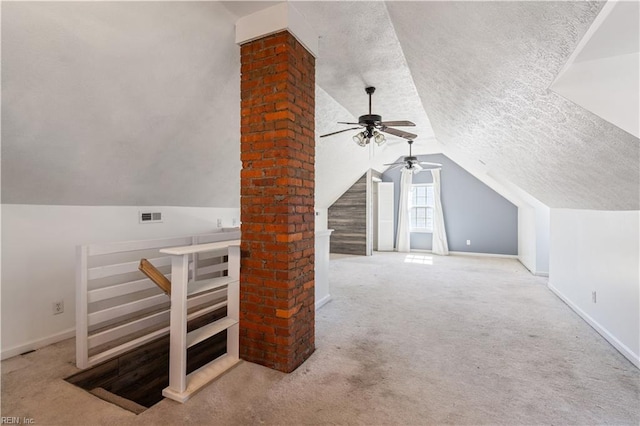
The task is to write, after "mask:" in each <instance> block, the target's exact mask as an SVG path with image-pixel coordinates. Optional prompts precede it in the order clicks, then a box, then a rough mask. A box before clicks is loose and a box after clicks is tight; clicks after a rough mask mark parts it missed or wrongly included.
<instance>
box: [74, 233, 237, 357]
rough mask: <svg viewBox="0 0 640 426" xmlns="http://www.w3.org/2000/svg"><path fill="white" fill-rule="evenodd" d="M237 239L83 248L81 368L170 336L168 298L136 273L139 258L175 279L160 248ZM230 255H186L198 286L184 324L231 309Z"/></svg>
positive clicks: (234, 236) (79, 294)
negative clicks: (228, 293) (229, 290)
mask: <svg viewBox="0 0 640 426" xmlns="http://www.w3.org/2000/svg"><path fill="white" fill-rule="evenodd" d="M238 238H240V232H239V231H237V230H234V231H231V232H219V233H214V234H203V235H194V236H188V237H179V238H165V239H158V240H144V241H129V242H119V243H109V244H92V245H84V246H79V247H78V249H77V266H76V268H77V271H76V365H77V366H78V368H83V369H84V368H88V367H91V366H93V365H96V364H98V363H100V362H103V361H106V360H109V359H111V358H114V357H115V356H117V355H120V354H122V353H124V352H126V351H128V350H131V349H133V348H136V347H139V346H141V345H143V344H145V343H147V342H150V341H152V340H154V339H157V338H159V337H161V336H164V335H166V334H168V333H169V328H170V327H169V319H170V299H169V297H168V296H166V295H165V294H164V293H163V292H162V291H161V290H160V289H159V288H158V287H157V286H156V285H155V284H154V283H153V282H152V281H151V280H149V279H148V278H146V277H144V275H143V274H142V273H141V272H139V271H138V265H139V262H140V259H141V258H147V259H149V261H150V262H151V263H152V264H153V265H154V266H156V267H157V268H158V269H160V270H161V271H162V272H163V273H164V274H165V275H166V276H167V278H169V279H171V278H173V277H172V276H171V273H170V271H169V267H170V265H171V259H172V256H170V255H166V254H165V253H161V252H160V250H161V249H163V248H168V247H176V246H180V247H182V246H191V245H196V244H203V243H204V244H207V243H217V242H221V241H232V240H237V239H238ZM227 245H228V244H227ZM223 246H224V244H223ZM227 254H228V253H227V249H226V248H224V247H220V248H219V249H216V250H209V251H206V252H204V251H201V252H194V253H192V254H190V255H188V256H187V257H188V259H187V260H186V274H187V280H189V279H191V281H194V284H193V285H190V286H189V290H188V294H187V296H186V297H185V304H186V309H187V311H188V315H187V316H186V320H191V319H194V318H198V317H200V316H202V315H205V314H208V313H211V312H213V311H216V310H218V309H220V308H224V307H225V306H227V304H228V301H227V290H228V287H227V286H228V284H229V282H230V281H232V280H231V279H230V275H232V273H231V272H230V271H229V262H228V261H227V259H228V257H227ZM238 268H239V263H238ZM184 272H185V271H183V272H181V274H182V273H184ZM233 275H235V272H234V273H233ZM174 280H175V279H174ZM227 309H229V308H228V306H227Z"/></svg>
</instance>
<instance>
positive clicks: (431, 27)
mask: <svg viewBox="0 0 640 426" xmlns="http://www.w3.org/2000/svg"><path fill="white" fill-rule="evenodd" d="M214 3H216V2H214ZM21 4H22V6H20V5H13V4H12V3H5V4H4V5H3V17H2V18H3V22H2V24H3V31H2V33H3V40H2V53H3V57H2V61H3V64H2V68H3V69H2V79H3V82H2V83H3V93H2V101H3V110H2V112H3V146H2V155H3V159H2V174H3V182H2V183H3V199H4V200H6V201H8V202H35V203H60V202H62V203H65V202H66V203H75V204H93V203H96V204H102V203H107V204H160V205H168V204H177V205H212V206H213V205H215V206H230V205H232V204H233V205H235V204H236V203H237V197H238V195H237V193H236V192H238V191H235V190H234V191H231V192H233V194H231V193H229V190H228V187H225V188H222V187H219V186H213V187H212V186H208V187H207V188H208V189H199V188H200V187H197V186H194V184H193V182H219V181H225V179H228V176H232V175H236V174H237V171H238V169H239V162H238V149H239V146H238V144H237V143H234V142H233V141H238V140H239V130H238V127H239V126H238V122H239V111H238V109H239V108H237V105H238V103H239V53H238V51H239V49H238V48H237V46H236V45H235V43H234V42H233V25H234V23H235V22H236V20H237V19H238V17H239V16H243V15H246V14H248V13H251V12H254V11H256V10H259V9H262V8H264V7H268V6H270V5H272V4H273V2H223V4H222V5H223V6H224V7H222V5H220V4H212V3H208V5H206V4H205V3H199V2H193V3H192V2H175V3H174V2H167V3H161V2H131V3H128V4H127V3H126V2H125V3H119V2H114V3H111V2H104V3H103V2H95V3H93V2H77V3H74V2H70V3H65V2H51V3H47V2H25V3H21ZM91 5H93V6H91ZM178 5H179V6H178ZM294 5H295V7H296V8H297V9H298V10H299V11H300V12H301V13H302V14H303V15H304V16H305V17H306V18H307V20H308V22H309V25H310V26H312V27H313V29H314V30H315V31H316V33H317V34H319V36H320V40H319V57H318V59H317V62H316V64H317V70H316V71H317V78H316V82H317V85H318V86H319V88H318V93H319V95H318V99H317V104H316V108H317V117H316V132H317V134H323V133H326V132H330V131H334V130H338V129H341V128H344V127H342V126H341V125H338V124H337V123H335V121H339V120H344V121H350V120H353V118H354V117H357V116H359V115H362V114H364V113H366V112H367V108H368V104H367V96H366V94H365V93H364V87H366V86H368V85H373V86H376V87H377V89H378V90H377V91H376V93H375V95H374V98H373V112H374V113H378V114H381V115H382V116H383V118H384V119H385V120H404V119H406V120H411V121H414V122H415V123H416V124H417V125H418V126H417V127H416V128H414V129H411V130H415V133H418V135H419V137H418V139H417V141H416V144H415V145H414V146H415V152H416V153H418V154H421V153H425V154H426V153H433V152H439V151H443V152H445V153H446V154H447V155H448V156H450V157H451V158H452V159H453V160H456V157H455V155H450V153H455V152H458V153H463V154H464V156H465V157H466V158H473V159H475V161H482V162H483V163H485V164H486V167H485V166H483V167H482V169H483V170H484V171H486V172H488V173H490V174H492V175H499V176H501V177H502V178H504V179H506V180H508V181H509V182H510V183H513V184H515V185H517V186H518V187H520V188H522V189H523V190H525V191H527V192H528V193H529V194H531V195H532V196H534V197H536V198H537V199H539V200H540V201H542V202H544V203H545V204H547V205H548V206H550V207H568V208H584V209H607V210H615V209H639V208H640V206H639V204H640V203H639V198H640V194H639V192H640V188H639V178H640V173H639V163H640V159H639V155H640V149H639V146H640V142H639V140H638V139H637V138H635V137H633V136H632V135H630V134H628V133H626V132H624V131H622V130H620V129H619V128H617V127H615V126H614V125H612V124H610V123H608V122H607V121H604V120H603V119H601V118H599V117H598V116H596V115H594V114H593V113H591V112H589V111H587V110H585V109H584V108H582V107H580V106H577V105H576V104H574V103H572V102H570V101H568V100H565V99H563V98H562V97H560V96H559V95H557V94H555V93H553V92H550V91H549V90H548V87H549V84H550V83H551V82H552V81H553V79H554V78H555V76H556V75H557V73H558V72H559V71H560V69H561V68H562V67H563V65H564V64H565V62H566V61H567V58H568V57H569V56H570V55H571V54H572V52H573V51H574V49H575V47H576V45H577V44H578V42H579V41H580V40H581V38H582V36H583V35H584V33H585V32H586V31H587V29H588V28H589V26H590V25H591V23H592V22H593V20H594V18H595V17H596V16H597V14H598V12H599V11H600V9H601V8H602V3H595V2H585V1H580V2H565V1H559V2H399V1H398V2H396V1H394V2H334V1H327V2H315V1H309V2H306V1H304V2H295V3H294ZM101 9H104V10H107V11H108V12H109V13H107V14H105V13H101V12H100V10H101ZM25 11H28V12H29V16H22V15H20V14H21V13H22V12H25ZM168 17H171V18H168ZM41 21H42V22H41ZM47 31H49V32H50V33H51V34H49V33H47ZM598 55H606V52H599V53H598ZM206 58H208V59H206ZM194 70H195V72H194ZM234 105H235V106H236V108H233V106H234ZM234 123H235V124H234ZM211 135H214V137H212V136H211ZM434 135H435V138H436V139H437V141H438V142H435V141H434V138H433V136H434ZM351 136H352V135H351V134H350V133H345V134H344V135H338V136H334V137H330V138H323V139H317V147H318V151H317V152H318V158H317V170H318V185H319V186H318V192H319V196H320V197H319V200H318V204H319V207H327V205H326V203H328V202H330V200H331V199H332V198H335V197H337V196H338V195H340V193H341V191H343V190H344V189H345V188H346V187H348V185H350V184H351V183H352V180H355V179H357V177H358V176H360V175H361V174H362V173H364V171H366V169H367V168H369V167H375V168H378V169H380V168H381V167H382V164H383V163H386V162H393V161H394V160H395V159H396V158H398V157H400V156H402V155H406V150H407V147H406V144H405V143H404V141H403V140H401V139H397V138H393V137H390V138H389V144H388V145H387V146H385V147H383V149H377V150H375V151H374V152H368V150H367V149H359V148H356V147H355V145H354V144H353V142H352V141H351ZM176 141H178V142H179V143H176ZM150 147H152V148H154V149H150ZM185 153H187V154H185ZM178 163H179V164H181V165H182V167H181V168H180V169H176V168H175V167H173V166H174V165H175V164H178ZM477 164H480V163H479V162H478V163H477ZM329 175H330V176H329ZM203 188H204V187H203ZM236 189H237V188H236ZM216 191H217V192H216ZM29 193H31V194H39V195H38V196H34V197H31V198H32V199H25V198H24V194H29ZM227 193H229V194H227ZM83 194H84V195H83ZM189 194H190V195H189ZM225 194H226V195H225ZM185 197H186V198H185ZM27 198H29V197H27Z"/></svg>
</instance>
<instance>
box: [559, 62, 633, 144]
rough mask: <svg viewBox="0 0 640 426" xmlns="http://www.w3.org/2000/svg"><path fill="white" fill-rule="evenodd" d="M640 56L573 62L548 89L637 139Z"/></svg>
mask: <svg viewBox="0 0 640 426" xmlns="http://www.w3.org/2000/svg"><path fill="white" fill-rule="evenodd" d="M639 70H640V54H638V53H631V54H628V55H621V56H613V57H609V58H601V59H594V60H590V61H585V62H575V63H573V64H572V65H571V67H569V68H568V69H567V70H566V71H565V73H564V74H563V75H562V77H561V78H559V79H558V80H556V82H555V83H554V84H553V85H552V86H551V89H552V90H553V91H554V92H556V93H558V94H560V95H562V96H564V97H565V98H567V99H570V100H571V101H573V102H575V103H577V104H578V105H580V106H582V107H584V108H586V109H588V110H589V111H591V112H593V113H594V114H597V115H598V116H600V117H602V118H604V119H605V120H607V121H609V122H611V123H613V124H615V125H616V126H618V127H620V128H621V129H623V130H625V131H627V132H629V133H631V134H632V135H634V136H636V137H640V107H639V98H640V96H639V95H638V93H640V86H639V79H638V72H639Z"/></svg>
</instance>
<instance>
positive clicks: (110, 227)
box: [1, 204, 239, 359]
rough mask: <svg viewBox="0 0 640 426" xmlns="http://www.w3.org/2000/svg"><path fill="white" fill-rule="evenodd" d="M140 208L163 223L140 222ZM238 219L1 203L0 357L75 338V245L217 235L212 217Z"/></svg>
mask: <svg viewBox="0 0 640 426" xmlns="http://www.w3.org/2000/svg"><path fill="white" fill-rule="evenodd" d="M140 209H144V210H150V209H153V211H161V212H162V213H163V216H164V221H163V222H162V223H155V224H139V223H138V211H139V210H140ZM238 218H239V209H237V208H212V207H143V208H138V207H135V206H117V207H113V206H99V207H95V206H43V205H21V204H4V205H2V287H1V294H2V297H1V303H2V310H1V315H2V317H1V319H2V358H3V359H4V358H6V357H8V356H14V355H18V354H20V353H22V352H25V351H27V350H31V349H35V348H38V347H40V346H43V345H46V344H49V343H52V342H55V341H59V340H62V339H64V338H67V337H71V336H72V335H73V333H74V330H75V248H76V246H77V245H80V244H89V243H101V242H108V241H127V240H138V239H153V238H163V237H170V236H181V235H190V234H198V233H206V232H215V231H216V229H217V219H221V220H222V226H225V227H230V226H232V225H233V224H234V223H233V220H234V219H235V220H236V221H237V220H238ZM60 299H64V313H63V314H60V315H53V314H52V303H53V302H54V301H57V300H60Z"/></svg>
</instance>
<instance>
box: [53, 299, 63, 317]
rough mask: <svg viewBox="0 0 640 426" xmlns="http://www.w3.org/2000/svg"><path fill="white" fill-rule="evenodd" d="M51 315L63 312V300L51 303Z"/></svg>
mask: <svg viewBox="0 0 640 426" xmlns="http://www.w3.org/2000/svg"><path fill="white" fill-rule="evenodd" d="M52 305H53V315H58V314H61V313H63V312H64V300H58V301H57V302H53V304H52Z"/></svg>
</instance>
